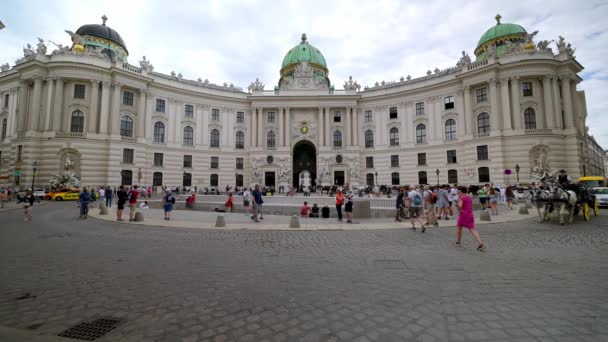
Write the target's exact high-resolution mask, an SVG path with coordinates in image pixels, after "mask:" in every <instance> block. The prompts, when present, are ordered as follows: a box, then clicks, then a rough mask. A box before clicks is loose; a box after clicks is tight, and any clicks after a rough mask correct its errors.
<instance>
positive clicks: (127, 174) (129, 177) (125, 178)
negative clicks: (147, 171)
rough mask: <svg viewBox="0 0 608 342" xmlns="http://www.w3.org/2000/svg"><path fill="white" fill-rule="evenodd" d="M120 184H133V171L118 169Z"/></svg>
mask: <svg viewBox="0 0 608 342" xmlns="http://www.w3.org/2000/svg"><path fill="white" fill-rule="evenodd" d="M120 178H121V179H120V184H121V185H133V171H131V170H122V171H120Z"/></svg>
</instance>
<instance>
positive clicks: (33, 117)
mask: <svg viewBox="0 0 608 342" xmlns="http://www.w3.org/2000/svg"><path fill="white" fill-rule="evenodd" d="M33 96H34V98H33V101H32V108H31V109H30V110H29V115H28V118H27V129H28V131H29V130H36V129H38V121H39V120H40V102H41V101H42V78H40V77H37V78H35V79H34V95H33Z"/></svg>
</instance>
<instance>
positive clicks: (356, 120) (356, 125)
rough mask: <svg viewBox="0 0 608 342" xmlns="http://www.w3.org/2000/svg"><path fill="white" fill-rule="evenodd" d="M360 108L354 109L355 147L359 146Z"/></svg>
mask: <svg viewBox="0 0 608 342" xmlns="http://www.w3.org/2000/svg"><path fill="white" fill-rule="evenodd" d="M359 111H360V110H359V108H357V107H355V108H353V146H359V134H360V133H359V120H360V118H361V115H359Z"/></svg>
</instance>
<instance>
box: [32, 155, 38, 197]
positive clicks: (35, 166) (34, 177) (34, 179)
mask: <svg viewBox="0 0 608 342" xmlns="http://www.w3.org/2000/svg"><path fill="white" fill-rule="evenodd" d="M37 167H38V162H37V161H35V162H34V173H32V191H34V182H35V181H36V169H37Z"/></svg>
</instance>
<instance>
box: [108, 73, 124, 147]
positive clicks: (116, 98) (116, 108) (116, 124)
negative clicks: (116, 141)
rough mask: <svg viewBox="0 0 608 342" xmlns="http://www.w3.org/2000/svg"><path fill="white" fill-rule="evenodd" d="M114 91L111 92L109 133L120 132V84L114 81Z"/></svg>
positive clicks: (115, 133)
mask: <svg viewBox="0 0 608 342" xmlns="http://www.w3.org/2000/svg"><path fill="white" fill-rule="evenodd" d="M113 85H114V92H113V93H112V109H111V110H110V134H111V135H119V134H120V102H121V100H122V96H121V95H122V92H121V89H122V84H121V83H119V82H114V84H113Z"/></svg>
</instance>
